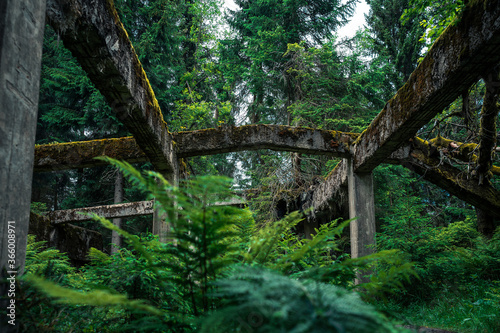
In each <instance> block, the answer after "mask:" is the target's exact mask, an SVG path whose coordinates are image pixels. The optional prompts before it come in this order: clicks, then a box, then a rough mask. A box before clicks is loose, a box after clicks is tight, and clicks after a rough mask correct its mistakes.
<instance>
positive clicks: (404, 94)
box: [355, 0, 500, 172]
mask: <svg viewBox="0 0 500 333" xmlns="http://www.w3.org/2000/svg"><path fill="white" fill-rule="evenodd" d="M499 62H500V1H498V0H474V1H470V2H469V4H468V6H467V8H466V9H465V10H464V12H463V15H462V17H461V19H460V20H458V21H457V22H456V23H455V24H454V25H453V26H449V27H448V28H447V29H446V30H445V31H444V32H443V34H442V35H441V36H440V37H439V38H438V39H437V40H436V42H435V43H434V45H433V46H432V48H431V49H430V50H429V52H428V54H427V56H426V57H425V58H424V60H423V61H422V63H420V65H419V66H418V68H417V69H416V70H415V71H414V72H413V73H412V75H411V76H410V78H409V80H408V81H407V82H406V84H405V85H404V86H403V87H401V89H399V91H398V92H397V94H396V95H395V96H394V97H393V98H392V99H391V100H389V101H388V102H387V104H386V105H385V107H384V109H383V110H382V112H381V113H380V114H379V115H378V116H377V117H376V118H375V119H374V120H373V121H372V123H371V124H370V126H369V127H368V128H367V129H366V131H364V132H363V133H362V135H361V136H360V138H359V139H358V142H357V145H356V148H355V171H356V172H370V171H372V170H373V169H374V168H375V167H376V166H377V165H379V164H380V163H382V162H383V161H384V160H385V159H386V158H387V157H388V156H389V155H390V154H391V153H392V152H393V151H395V150H396V149H397V148H398V147H400V146H401V145H402V144H404V143H405V142H407V141H408V140H409V139H410V138H412V137H413V136H415V134H416V133H417V131H418V130H419V129H420V128H421V127H422V126H423V125H425V124H426V123H428V122H429V121H430V120H431V119H432V118H433V117H434V116H435V115H436V114H438V113H439V112H441V111H442V110H443V109H444V108H445V107H446V106H448V105H449V104H450V103H451V102H453V101H454V100H455V99H456V98H457V97H458V96H459V95H460V94H461V92H463V91H464V90H465V89H467V88H468V87H469V86H470V85H471V84H473V83H474V82H475V81H476V80H477V79H478V78H479V76H480V75H482V74H485V73H487V72H488V70H490V69H491V68H493V67H495V66H496V65H497V64H498V63H499Z"/></svg>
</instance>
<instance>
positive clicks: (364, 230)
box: [348, 159, 375, 283]
mask: <svg viewBox="0 0 500 333" xmlns="http://www.w3.org/2000/svg"><path fill="white" fill-rule="evenodd" d="M348 189H349V218H351V219H353V218H356V219H355V220H354V221H352V222H351V228H350V229H351V257H352V258H359V257H363V256H366V255H369V254H372V253H373V252H374V250H375V249H374V245H375V202H374V193H373V177H372V174H371V173H365V174H359V173H355V172H354V168H353V161H352V159H349V160H348ZM367 273H368V272H362V273H360V274H359V275H358V278H357V279H356V283H359V282H365V281H366V279H365V278H362V275H363V274H367Z"/></svg>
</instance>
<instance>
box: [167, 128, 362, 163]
mask: <svg viewBox="0 0 500 333" xmlns="http://www.w3.org/2000/svg"><path fill="white" fill-rule="evenodd" d="M172 136H173V139H174V142H175V144H176V150H177V156H178V157H190V156H200V155H213V154H221V153H228V152H236V151H243V150H258V149H272V150H278V151H290V152H298V153H303V154H314V155H329V156H334V157H347V156H350V150H349V148H350V146H351V144H352V143H353V142H354V140H355V139H356V138H357V137H358V136H359V134H356V133H344V132H337V131H327V130H320V129H313V128H305V127H292V126H281V125H247V126H240V127H224V128H221V127H219V128H209V129H203V130H198V131H190V132H179V133H173V134H172Z"/></svg>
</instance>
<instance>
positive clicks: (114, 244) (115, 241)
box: [111, 172, 123, 254]
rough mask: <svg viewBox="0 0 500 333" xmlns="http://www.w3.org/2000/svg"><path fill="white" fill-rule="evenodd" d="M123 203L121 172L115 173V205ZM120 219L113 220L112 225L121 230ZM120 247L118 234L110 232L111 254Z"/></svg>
mask: <svg viewBox="0 0 500 333" xmlns="http://www.w3.org/2000/svg"><path fill="white" fill-rule="evenodd" d="M122 201H123V174H122V173H121V172H117V173H116V178H115V200H114V202H115V204H117V203H121V202H122ZM122 220H123V219H122V218H121V217H119V218H115V219H113V224H114V225H115V226H117V227H118V228H121V225H122ZM121 245H122V240H121V237H120V234H118V233H117V232H116V231H114V230H113V231H112V233H111V254H114V253H116V252H118V248H119V247H120V246H121Z"/></svg>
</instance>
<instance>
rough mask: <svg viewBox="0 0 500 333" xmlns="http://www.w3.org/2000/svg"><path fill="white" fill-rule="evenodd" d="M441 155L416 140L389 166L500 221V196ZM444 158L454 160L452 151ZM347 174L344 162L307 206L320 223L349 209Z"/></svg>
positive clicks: (437, 149) (391, 158)
mask: <svg viewBox="0 0 500 333" xmlns="http://www.w3.org/2000/svg"><path fill="white" fill-rule="evenodd" d="M431 141H432V140H431ZM450 141H451V140H450ZM438 142H441V140H440V141H438ZM441 154H442V149H441V151H440V146H439V145H433V144H431V143H429V142H427V141H424V140H422V139H419V138H414V139H413V140H412V142H411V143H410V144H407V145H405V146H403V147H401V148H399V149H398V150H396V151H395V152H394V153H393V154H391V155H390V156H389V158H387V159H386V160H385V162H386V163H391V164H401V165H403V166H404V167H406V168H408V169H410V170H412V171H415V172H417V173H418V174H420V175H422V176H423V177H424V179H426V180H428V181H430V182H432V183H433V184H435V185H437V186H439V187H441V188H442V189H444V190H446V191H448V192H449V193H450V194H452V195H455V196H456V197H458V198H459V199H461V200H464V201H465V202H467V203H469V204H471V205H473V206H475V207H479V208H480V209H483V210H485V211H487V212H490V213H491V214H492V216H495V217H497V218H498V217H499V215H500V192H499V191H497V190H496V189H494V188H493V187H492V186H491V185H489V184H483V185H481V186H479V185H478V184H477V179H474V178H468V177H467V173H464V172H462V171H461V170H459V169H457V168H455V167H453V166H451V165H450V164H449V163H448V162H446V161H442V160H441ZM444 154H450V155H451V156H454V155H453V152H452V151H448V152H447V153H444ZM347 171H348V170H347V163H346V162H345V161H344V160H342V161H340V162H339V164H338V165H337V166H336V167H335V169H334V170H333V171H332V172H331V173H330V174H329V175H328V177H327V178H326V179H325V181H324V182H322V183H321V184H319V185H317V186H316V187H315V189H314V191H312V192H313V195H312V198H311V200H310V201H309V202H307V203H305V204H304V207H305V208H310V209H311V211H310V213H309V214H310V217H311V218H313V219H317V218H324V217H325V216H326V217H327V218H330V219H333V216H332V215H331V212H332V211H334V212H336V213H337V214H339V213H340V212H343V211H346V210H347V209H348V208H347V207H348V202H347V196H348V194H347V193H348V192H347V184H348V182H347V175H348V173H347ZM337 216H338V215H337Z"/></svg>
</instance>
